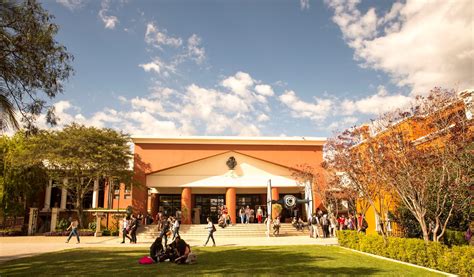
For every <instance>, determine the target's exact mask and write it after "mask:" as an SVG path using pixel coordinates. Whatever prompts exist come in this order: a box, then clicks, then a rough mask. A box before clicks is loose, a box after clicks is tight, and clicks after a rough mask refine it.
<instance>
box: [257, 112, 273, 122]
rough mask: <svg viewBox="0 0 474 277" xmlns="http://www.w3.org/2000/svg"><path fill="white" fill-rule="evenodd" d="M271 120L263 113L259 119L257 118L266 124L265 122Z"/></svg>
mask: <svg viewBox="0 0 474 277" xmlns="http://www.w3.org/2000/svg"><path fill="white" fill-rule="evenodd" d="M268 120H270V117H268V115H266V114H264V113H262V114H260V115H259V116H258V117H257V121H258V122H265V121H268Z"/></svg>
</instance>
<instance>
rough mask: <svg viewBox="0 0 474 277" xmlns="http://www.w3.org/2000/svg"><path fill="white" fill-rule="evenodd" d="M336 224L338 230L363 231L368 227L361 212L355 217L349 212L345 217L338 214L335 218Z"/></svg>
mask: <svg viewBox="0 0 474 277" xmlns="http://www.w3.org/2000/svg"><path fill="white" fill-rule="evenodd" d="M337 224H338V229H339V230H357V231H359V232H364V233H365V231H366V230H367V228H368V224H367V221H366V220H365V218H364V217H363V216H362V214H361V213H359V215H358V216H357V217H354V215H352V214H349V216H347V217H346V216H344V215H340V216H339V218H338V219H337Z"/></svg>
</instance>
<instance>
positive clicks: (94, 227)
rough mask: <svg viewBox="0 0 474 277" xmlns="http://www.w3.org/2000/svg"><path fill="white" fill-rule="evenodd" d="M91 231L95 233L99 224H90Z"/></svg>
mask: <svg viewBox="0 0 474 277" xmlns="http://www.w3.org/2000/svg"><path fill="white" fill-rule="evenodd" d="M88 227H89V229H91V230H92V231H94V232H95V229H96V228H97V223H96V222H89V225H88Z"/></svg>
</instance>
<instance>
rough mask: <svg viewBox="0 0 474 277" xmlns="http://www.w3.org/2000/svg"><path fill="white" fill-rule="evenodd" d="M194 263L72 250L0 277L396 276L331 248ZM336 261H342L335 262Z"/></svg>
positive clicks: (202, 251)
mask: <svg viewBox="0 0 474 277" xmlns="http://www.w3.org/2000/svg"><path fill="white" fill-rule="evenodd" d="M338 250H339V249H338ZM193 252H195V253H196V254H197V255H198V262H197V263H196V264H194V265H175V264H173V263H168V262H165V263H160V264H152V265H139V264H138V259H139V258H140V257H142V256H145V255H148V249H137V248H135V249H130V248H127V249H125V248H102V249H88V248H82V249H74V250H66V251H61V252H55V253H49V254H43V255H40V256H35V257H31V258H24V259H19V260H16V261H11V262H7V263H5V264H2V265H1V268H0V276H12V275H30V276H37V275H48V276H52V275H95V276H97V275H128V276H131V275H132V276H136V275H138V276H140V275H158V274H165V275H359V276H360V275H364V276H365V275H374V274H375V275H386V274H395V275H401V274H403V273H404V272H403V271H402V269H400V271H399V272H398V274H397V273H396V272H393V271H387V270H386V269H384V268H383V267H380V266H371V263H370V261H367V262H365V263H363V262H362V263H361V262H360V260H357V259H355V261H352V262H350V260H351V258H350V254H348V253H346V254H345V255H346V256H348V257H341V253H340V251H334V249H331V247H319V248H318V247H314V246H312V247H307V246H304V248H303V249H302V247H298V246H294V247H284V248H282V247H276V246H275V247H260V248H259V247H235V248H234V247H222V248H221V247H216V248H194V249H193ZM340 258H342V259H340Z"/></svg>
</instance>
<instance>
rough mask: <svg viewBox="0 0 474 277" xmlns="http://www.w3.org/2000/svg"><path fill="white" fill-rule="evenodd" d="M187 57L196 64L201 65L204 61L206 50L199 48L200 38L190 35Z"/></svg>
mask: <svg viewBox="0 0 474 277" xmlns="http://www.w3.org/2000/svg"><path fill="white" fill-rule="evenodd" d="M187 50H188V51H187V56H188V57H189V58H190V59H192V60H194V61H195V62H196V63H197V64H201V63H202V62H203V61H204V60H205V59H206V50H205V49H204V47H202V46H201V38H200V37H199V36H198V35H196V34H192V36H190V37H189V38H188V46H187Z"/></svg>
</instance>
